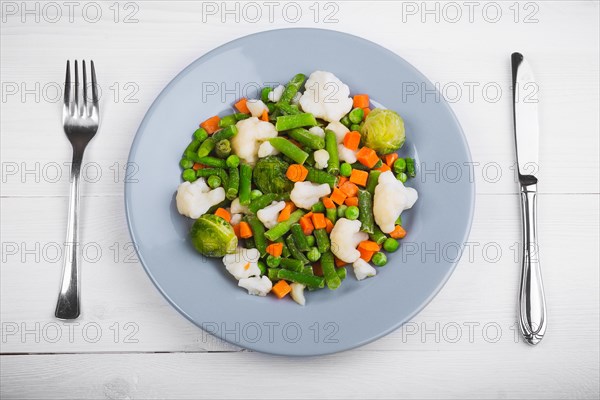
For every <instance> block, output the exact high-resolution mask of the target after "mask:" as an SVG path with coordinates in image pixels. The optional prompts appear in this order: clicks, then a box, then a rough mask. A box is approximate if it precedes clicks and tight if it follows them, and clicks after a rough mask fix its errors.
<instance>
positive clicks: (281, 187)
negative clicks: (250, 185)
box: [252, 156, 294, 194]
mask: <svg viewBox="0 0 600 400" xmlns="http://www.w3.org/2000/svg"><path fill="white" fill-rule="evenodd" d="M289 166H290V165H289V164H288V163H286V162H285V161H283V160H282V159H280V158H279V157H275V156H269V157H265V158H261V159H260V160H258V162H257V163H256V165H255V166H254V172H253V173H252V180H253V181H254V184H255V185H256V187H258V189H259V190H260V191H261V192H263V193H264V194H267V193H285V192H290V191H291V190H292V188H293V186H294V183H293V182H292V181H290V180H289V179H288V178H287V177H286V176H285V173H286V171H287V169H288V167H289Z"/></svg>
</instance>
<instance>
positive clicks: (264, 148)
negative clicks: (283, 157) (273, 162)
mask: <svg viewBox="0 0 600 400" xmlns="http://www.w3.org/2000/svg"><path fill="white" fill-rule="evenodd" d="M277 154H279V150H277V149H276V148H275V147H273V145H272V144H271V142H268V141H267V142H262V143H261V145H260V146H259V147H258V158H265V157H268V156H274V155H277Z"/></svg>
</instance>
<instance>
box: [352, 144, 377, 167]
mask: <svg viewBox="0 0 600 400" xmlns="http://www.w3.org/2000/svg"><path fill="white" fill-rule="evenodd" d="M356 159H357V160H358V162H359V163H361V164H362V165H364V166H365V167H368V168H373V167H374V166H375V164H377V161H379V157H377V153H375V150H373V149H370V148H368V147H363V148H362V149H360V150H359V151H358V153H356Z"/></svg>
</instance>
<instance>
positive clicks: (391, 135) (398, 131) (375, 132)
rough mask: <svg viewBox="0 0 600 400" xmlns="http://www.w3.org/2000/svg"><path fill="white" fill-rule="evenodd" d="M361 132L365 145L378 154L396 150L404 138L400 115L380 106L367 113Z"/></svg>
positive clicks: (402, 122)
mask: <svg viewBox="0 0 600 400" xmlns="http://www.w3.org/2000/svg"><path fill="white" fill-rule="evenodd" d="M361 133H362V137H363V140H364V144H365V146H367V147H370V148H371V149H373V150H375V151H376V152H377V153H379V154H388V153H391V152H394V151H396V150H398V149H399V148H400V147H402V145H403V144H404V140H405V139H406V136H405V133H404V121H403V120H402V117H400V115H398V113H397V112H395V111H392V110H384V109H381V108H376V109H374V110H373V111H371V112H370V113H369V115H367V118H366V119H365V122H364V125H363V127H362V129H361Z"/></svg>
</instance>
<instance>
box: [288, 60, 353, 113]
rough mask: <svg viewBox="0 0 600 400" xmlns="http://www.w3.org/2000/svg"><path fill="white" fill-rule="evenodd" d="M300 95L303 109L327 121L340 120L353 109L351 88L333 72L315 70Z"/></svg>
mask: <svg viewBox="0 0 600 400" xmlns="http://www.w3.org/2000/svg"><path fill="white" fill-rule="evenodd" d="M305 87H306V90H305V92H304V94H303V95H302V97H300V106H301V107H302V110H304V112H307V113H311V114H313V115H314V116H315V117H317V118H322V119H324V120H325V121H329V122H332V121H339V120H340V119H341V118H342V117H343V116H344V115H346V114H347V113H348V112H349V111H350V110H351V109H352V103H353V101H352V98H350V88H349V87H348V85H346V84H344V83H343V82H342V81H340V80H339V79H338V78H337V77H336V76H335V75H334V74H332V73H331V72H325V71H315V72H313V73H312V74H310V76H309V77H308V80H307V81H306V84H305Z"/></svg>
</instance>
